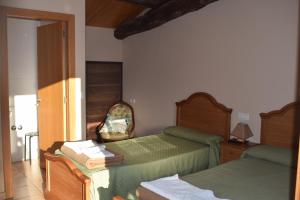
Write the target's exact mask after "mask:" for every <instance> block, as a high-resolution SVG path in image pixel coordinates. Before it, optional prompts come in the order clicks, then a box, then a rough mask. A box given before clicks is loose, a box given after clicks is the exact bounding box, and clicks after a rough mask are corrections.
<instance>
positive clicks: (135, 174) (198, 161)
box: [56, 127, 222, 200]
mask: <svg viewBox="0 0 300 200" xmlns="http://www.w3.org/2000/svg"><path fill="white" fill-rule="evenodd" d="M221 140H222V138H221V137H219V136H214V135H207V134H204V133H199V132H198V131H195V130H193V129H187V128H182V127H169V128H166V129H164V131H163V133H160V134H157V135H151V136H145V137H140V138H134V139H130V140H123V141H118V142H112V143H107V144H106V147H107V148H108V149H110V150H112V151H114V152H116V153H120V154H122V155H124V162H123V163H122V164H121V165H118V166H112V167H108V168H97V169H93V170H89V169H87V168H86V167H85V166H83V165H81V164H79V163H77V162H76V161H74V160H72V159H70V158H69V159H70V160H72V161H73V163H74V164H75V165H76V166H77V168H78V169H80V170H81V171H82V172H83V173H84V174H85V175H87V176H88V177H89V178H90V179H91V187H90V190H91V191H90V196H91V200H110V199H112V197H113V196H114V195H121V196H123V197H127V199H135V198H136V197H135V191H136V189H137V187H138V186H139V184H140V182H142V181H149V180H154V179H157V178H160V177H163V176H169V175H172V174H174V173H178V174H179V175H182V176H183V175H186V174H190V173H194V172H197V171H200V170H204V169H207V168H209V167H213V166H215V165H217V164H218V162H219V148H220V145H219V142H220V141H221ZM56 154H62V153H61V152H60V151H57V152H56Z"/></svg>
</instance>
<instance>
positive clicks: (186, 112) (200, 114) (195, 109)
mask: <svg viewBox="0 0 300 200" xmlns="http://www.w3.org/2000/svg"><path fill="white" fill-rule="evenodd" d="M176 106H177V119H176V125H177V126H183V127H187V128H193V129H197V130H200V131H202V132H205V133H209V134H214V135H220V136H222V137H223V138H224V139H225V140H226V141H227V140H228V139H229V135H230V125H231V112H232V109H230V108H227V107H226V106H224V105H223V104H220V103H218V102H217V101H216V99H215V98H214V97H213V96H211V95H210V94H207V93H204V92H198V93H194V94H192V95H191V96H190V97H189V98H187V99H186V100H183V101H180V102H177V103H176Z"/></svg>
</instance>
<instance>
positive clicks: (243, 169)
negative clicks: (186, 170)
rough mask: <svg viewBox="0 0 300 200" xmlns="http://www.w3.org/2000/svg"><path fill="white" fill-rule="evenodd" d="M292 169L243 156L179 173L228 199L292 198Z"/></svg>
mask: <svg viewBox="0 0 300 200" xmlns="http://www.w3.org/2000/svg"><path fill="white" fill-rule="evenodd" d="M293 177H295V170H294V169H293V168H290V167H289V166H286V165H282V164H278V163H274V162H271V161H267V160H263V159H258V158H254V157H246V158H242V159H240V160H235V161H231V162H228V163H225V164H223V165H220V166H218V167H215V168H212V169H208V170H205V171H202V172H198V173H194V174H190V175H187V176H184V177H182V179H183V180H185V181H187V182H189V183H191V184H193V185H195V186H197V187H199V188H202V189H209V190H213V191H214V193H215V195H216V196H217V197H219V198H226V199H231V200H288V199H292V195H291V194H293V192H291V190H292V188H293V183H292V182H293V181H292V180H293Z"/></svg>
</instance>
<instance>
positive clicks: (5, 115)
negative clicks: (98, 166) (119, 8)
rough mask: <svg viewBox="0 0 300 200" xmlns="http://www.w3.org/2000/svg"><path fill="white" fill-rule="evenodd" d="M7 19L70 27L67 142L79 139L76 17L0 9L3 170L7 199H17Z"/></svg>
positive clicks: (67, 80)
mask: <svg viewBox="0 0 300 200" xmlns="http://www.w3.org/2000/svg"><path fill="white" fill-rule="evenodd" d="M7 18H19V19H30V20H51V21H61V22H64V23H65V24H66V26H67V47H66V49H67V53H66V58H65V59H66V61H67V62H66V63H67V64H66V70H67V73H66V76H67V77H66V97H67V119H66V127H67V132H66V139H67V140H74V139H76V98H75V97H76V94H75V92H76V83H75V81H76V80H75V78H76V77H75V16H74V15H72V14H64V13H56V12H48V11H39V10H30V9H23V8H12V7H4V6H0V57H1V61H0V79H1V80H0V90H1V97H0V104H1V105H0V106H1V107H0V108H1V111H0V112H1V122H0V123H1V132H2V151H3V170H4V184H5V194H6V198H12V197H13V174H12V163H11V149H10V128H9V100H8V99H9V91H8V87H9V85H8V67H9V66H8V47H7Z"/></svg>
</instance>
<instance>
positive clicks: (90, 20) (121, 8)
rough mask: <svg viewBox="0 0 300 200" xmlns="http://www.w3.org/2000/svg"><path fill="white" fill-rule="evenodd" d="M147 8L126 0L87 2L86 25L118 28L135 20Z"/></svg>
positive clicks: (89, 0) (90, 0)
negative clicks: (126, 22) (123, 23)
mask: <svg viewBox="0 0 300 200" xmlns="http://www.w3.org/2000/svg"><path fill="white" fill-rule="evenodd" d="M144 9H145V7H143V6H140V5H137V4H133V3H128V2H126V1H125V0H86V25H87V26H97V27H105V28H117V27H118V26H119V25H120V24H121V23H122V22H124V21H126V20H128V19H133V18H135V17H136V16H138V15H139V14H140V13H142V12H143V10H144Z"/></svg>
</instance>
